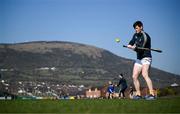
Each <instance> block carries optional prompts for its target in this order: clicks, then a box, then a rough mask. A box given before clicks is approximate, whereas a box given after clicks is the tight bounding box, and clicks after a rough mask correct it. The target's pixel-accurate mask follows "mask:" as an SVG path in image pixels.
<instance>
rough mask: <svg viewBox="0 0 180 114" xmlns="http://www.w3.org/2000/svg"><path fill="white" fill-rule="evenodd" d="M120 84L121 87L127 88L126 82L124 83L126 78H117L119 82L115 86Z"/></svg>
mask: <svg viewBox="0 0 180 114" xmlns="http://www.w3.org/2000/svg"><path fill="white" fill-rule="evenodd" d="M120 85H121V88H127V83H126V80H125V79H124V78H121V79H120V80H119V83H118V85H117V86H120Z"/></svg>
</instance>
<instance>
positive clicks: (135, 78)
mask: <svg viewBox="0 0 180 114" xmlns="http://www.w3.org/2000/svg"><path fill="white" fill-rule="evenodd" d="M141 70H142V65H141V64H139V63H137V62H136V63H135V64H134V68H133V76H132V77H133V83H134V87H135V89H136V95H139V96H141V92H140V83H139V80H138V77H139V75H140V73H141Z"/></svg>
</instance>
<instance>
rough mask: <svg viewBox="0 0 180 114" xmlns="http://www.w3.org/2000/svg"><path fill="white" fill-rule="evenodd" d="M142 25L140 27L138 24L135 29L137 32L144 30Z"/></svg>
mask: <svg viewBox="0 0 180 114" xmlns="http://www.w3.org/2000/svg"><path fill="white" fill-rule="evenodd" d="M142 29H143V28H142V27H139V26H136V27H135V31H136V33H140V32H141V31H142Z"/></svg>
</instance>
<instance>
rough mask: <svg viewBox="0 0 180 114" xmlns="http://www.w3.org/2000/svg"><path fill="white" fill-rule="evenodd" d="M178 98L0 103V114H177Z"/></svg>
mask: <svg viewBox="0 0 180 114" xmlns="http://www.w3.org/2000/svg"><path fill="white" fill-rule="evenodd" d="M178 112H180V97H177V98H164V99H157V100H154V101H145V100H138V101H135V100H128V99H123V100H119V99H113V100H108V99H95V100H90V99H86V100H85V99H84V100H11V101H4V100H1V101H0V113H63V114H65V113H178Z"/></svg>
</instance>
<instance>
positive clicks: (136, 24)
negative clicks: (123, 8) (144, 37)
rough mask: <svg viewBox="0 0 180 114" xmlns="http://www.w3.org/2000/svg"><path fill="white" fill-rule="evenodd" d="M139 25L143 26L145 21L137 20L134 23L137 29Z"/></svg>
mask: <svg viewBox="0 0 180 114" xmlns="http://www.w3.org/2000/svg"><path fill="white" fill-rule="evenodd" d="M136 26H138V27H143V23H142V22H141V21H136V22H135V23H134V24H133V27H134V29H135V27H136Z"/></svg>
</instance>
